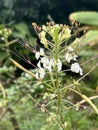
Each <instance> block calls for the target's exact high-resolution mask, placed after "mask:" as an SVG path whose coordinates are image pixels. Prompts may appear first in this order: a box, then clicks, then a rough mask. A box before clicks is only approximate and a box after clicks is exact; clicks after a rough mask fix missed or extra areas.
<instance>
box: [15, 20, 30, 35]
mask: <svg viewBox="0 0 98 130" xmlns="http://www.w3.org/2000/svg"><path fill="white" fill-rule="evenodd" d="M14 27H15V29H16V31H14V35H15V36H18V37H23V36H31V33H30V30H29V27H28V26H27V24H26V23H24V22H22V23H19V24H16V25H15V26H14Z"/></svg>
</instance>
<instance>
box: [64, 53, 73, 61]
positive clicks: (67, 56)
mask: <svg viewBox="0 0 98 130" xmlns="http://www.w3.org/2000/svg"><path fill="white" fill-rule="evenodd" d="M72 59H73V57H72V55H71V54H70V53H66V54H65V60H66V61H67V62H68V63H70V61H71V60H72Z"/></svg>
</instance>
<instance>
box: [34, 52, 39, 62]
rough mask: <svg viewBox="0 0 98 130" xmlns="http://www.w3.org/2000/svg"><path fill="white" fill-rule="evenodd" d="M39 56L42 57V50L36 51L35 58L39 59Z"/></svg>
mask: <svg viewBox="0 0 98 130" xmlns="http://www.w3.org/2000/svg"><path fill="white" fill-rule="evenodd" d="M39 57H40V52H39V51H37V52H36V53H35V58H36V59H37V60H38V59H39Z"/></svg>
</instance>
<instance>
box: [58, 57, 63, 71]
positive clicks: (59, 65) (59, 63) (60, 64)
mask: <svg viewBox="0 0 98 130" xmlns="http://www.w3.org/2000/svg"><path fill="white" fill-rule="evenodd" d="M60 70H62V62H61V61H60V60H59V59H58V71H60Z"/></svg>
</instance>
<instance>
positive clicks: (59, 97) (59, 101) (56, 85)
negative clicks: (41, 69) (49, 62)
mask: <svg viewBox="0 0 98 130" xmlns="http://www.w3.org/2000/svg"><path fill="white" fill-rule="evenodd" d="M54 58H55V61H56V68H55V70H56V82H55V87H56V89H57V94H58V96H57V104H58V112H59V116H60V122H61V123H60V124H61V127H62V129H64V128H63V126H62V124H63V123H64V121H63V116H62V104H61V92H60V91H58V90H59V75H58V67H57V60H58V44H57V43H56V44H55V53H54Z"/></svg>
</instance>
